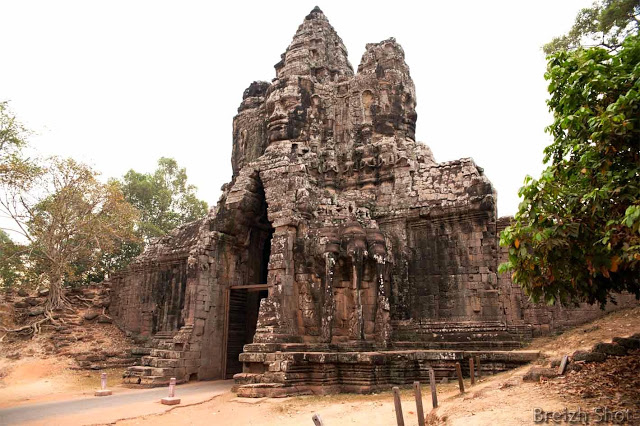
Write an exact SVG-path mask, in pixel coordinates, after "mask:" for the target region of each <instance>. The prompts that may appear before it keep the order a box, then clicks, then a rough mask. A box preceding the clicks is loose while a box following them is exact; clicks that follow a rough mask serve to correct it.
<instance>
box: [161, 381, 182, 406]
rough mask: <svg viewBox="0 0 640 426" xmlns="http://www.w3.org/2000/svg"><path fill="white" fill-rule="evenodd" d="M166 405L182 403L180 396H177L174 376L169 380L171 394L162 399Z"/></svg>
mask: <svg viewBox="0 0 640 426" xmlns="http://www.w3.org/2000/svg"><path fill="white" fill-rule="evenodd" d="M160 402H161V403H163V404H164V405H176V404H180V398H176V378H175V377H172V378H171V379H170V380H169V396H168V397H166V398H162V399H161V400H160Z"/></svg>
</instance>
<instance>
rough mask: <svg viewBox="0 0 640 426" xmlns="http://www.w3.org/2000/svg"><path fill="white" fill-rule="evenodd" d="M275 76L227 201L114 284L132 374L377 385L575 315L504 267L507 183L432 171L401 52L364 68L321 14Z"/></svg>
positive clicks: (276, 385)
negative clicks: (533, 292) (500, 191)
mask: <svg viewBox="0 0 640 426" xmlns="http://www.w3.org/2000/svg"><path fill="white" fill-rule="evenodd" d="M275 69H276V78H275V79H274V80H273V81H272V82H271V83H267V82H254V83H252V84H251V85H250V86H249V87H248V88H247V89H246V90H245V92H244V95H243V99H242V103H241V104H240V107H239V108H238V114H237V115H236V116H235V118H234V119H233V154H232V165H233V176H232V178H231V181H230V182H229V183H228V184H226V185H225V186H224V187H223V195H222V196H221V198H220V200H219V202H218V204H217V205H216V207H214V208H213V209H212V210H211V211H210V212H209V214H208V215H207V217H205V218H203V219H201V220H199V221H196V222H193V223H190V224H187V225H185V226H182V227H180V228H178V229H176V230H174V231H173V232H172V233H170V234H169V235H167V236H165V237H163V238H161V239H160V240H158V241H156V242H154V243H153V244H152V245H151V246H150V247H149V248H148V249H147V250H146V251H145V252H144V253H143V254H142V255H141V256H140V257H139V258H138V259H136V261H135V262H134V263H133V264H132V265H131V266H130V267H129V268H128V269H127V270H126V271H123V272H122V273H120V274H118V275H116V276H115V277H113V278H112V280H111V285H112V299H113V302H112V307H111V313H112V315H113V316H114V318H115V319H116V320H117V322H118V324H120V325H121V327H123V328H125V329H127V330H129V331H132V332H134V333H138V334H141V335H143V336H149V337H150V338H151V339H152V340H151V346H152V347H151V349H148V352H149V355H148V356H146V357H144V358H143V364H144V365H142V366H137V367H132V368H131V369H130V370H129V372H128V377H127V378H126V380H127V381H129V382H131V383H140V384H148V385H154V384H163V383H166V382H167V381H168V378H169V377H171V376H174V377H178V379H179V380H189V379H196V378H198V379H207V378H225V377H226V378H231V377H234V378H235V380H236V382H237V391H238V393H239V394H241V395H246V396H260V395H284V394H293V393H299V392H310V391H313V392H329V391H344V390H356V391H366V390H372V389H375V388H376V387H379V386H388V384H389V383H397V384H401V383H410V382H412V381H413V380H416V379H420V378H422V379H423V380H424V375H425V374H426V371H427V367H430V366H431V367H434V368H435V369H436V374H437V375H438V376H440V377H442V376H447V375H449V374H451V373H452V371H453V366H454V363H455V361H456V360H458V361H460V360H462V359H463V358H465V357H468V356H470V354H471V355H475V356H481V357H482V358H483V363H482V365H483V366H484V368H486V369H489V370H495V371H499V370H501V369H504V368H508V367H510V366H513V365H516V364H518V363H520V362H524V361H527V360H529V359H530V358H531V356H534V355H532V354H530V353H526V352H502V351H496V350H504V349H513V348H517V347H519V346H520V344H521V342H522V341H523V339H526V338H528V337H531V336H532V333H533V332H534V331H535V330H538V329H540V326H541V325H544V324H542V323H541V321H540V315H542V314H540V312H543V313H544V315H545V318H547V314H548V315H549V318H552V320H553V318H555V319H556V321H560V320H561V319H567V318H570V315H568V314H566V313H564V311H560V310H556V311H553V310H549V309H547V308H544V309H546V310H544V311H537V310H536V309H535V308H534V307H531V306H530V305H528V304H527V303H528V302H526V301H524V299H523V298H522V295H521V292H520V291H519V289H518V288H516V287H513V286H512V285H511V283H510V282H509V280H508V279H507V278H504V277H498V275H497V265H498V263H499V257H500V253H499V248H498V237H497V235H498V229H499V228H500V227H501V226H504V225H503V224H502V225H501V224H499V223H498V219H497V213H496V193H495V191H494V189H493V187H492V186H491V183H490V182H489V180H488V179H487V178H486V176H485V175H484V174H483V170H482V169H481V168H480V167H478V166H476V164H475V163H474V162H473V160H471V159H461V160H458V161H452V162H447V163H436V161H435V160H434V158H433V155H432V154H431V150H430V149H429V148H428V147H427V146H426V145H424V144H422V143H419V142H416V140H415V129H416V119H417V116H416V111H415V108H416V93H415V88H414V85H413V80H412V79H411V75H410V72H409V67H408V66H407V64H406V63H405V60H404V52H403V50H402V47H400V45H399V44H398V43H397V42H396V41H395V40H394V39H392V38H391V39H388V40H384V41H382V42H380V43H374V44H367V46H366V51H365V53H364V55H363V56H362V59H361V61H360V65H359V66H358V69H357V72H354V70H353V68H352V66H351V64H350V63H349V60H348V58H347V51H346V48H345V46H344V44H343V42H342V40H341V39H340V37H339V36H338V35H337V33H336V32H335V30H334V29H333V27H332V26H331V25H330V24H329V22H328V20H327V18H326V17H325V15H324V14H323V13H322V11H321V10H320V9H319V8H317V7H316V8H315V9H313V10H312V11H311V13H310V14H309V15H308V16H307V17H306V18H305V19H304V22H303V23H302V25H300V27H299V28H298V31H297V32H296V34H295V36H294V37H293V41H292V42H291V44H290V45H289V47H288V48H287V49H286V51H285V53H284V54H283V55H282V58H281V60H280V62H278V63H277V64H276V66H275ZM554 312H555V314H554ZM554 315H555V317H554ZM542 322H544V319H543V321H542ZM469 350H474V351H476V352H468V351H469Z"/></svg>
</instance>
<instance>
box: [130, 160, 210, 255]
mask: <svg viewBox="0 0 640 426" xmlns="http://www.w3.org/2000/svg"><path fill="white" fill-rule="evenodd" d="M120 185H121V188H122V192H123V193H124V195H125V198H126V199H127V201H129V202H130V203H131V204H132V205H133V206H134V207H136V208H137V209H138V210H139V211H140V222H139V223H138V232H139V234H140V235H141V237H142V238H143V239H144V241H145V243H148V242H149V240H150V239H152V238H155V237H160V236H162V235H165V234H166V233H167V232H169V231H171V230H172V229H174V228H176V227H177V226H179V225H182V224H184V223H187V222H191V221H193V220H196V219H200V218H202V217H204V216H205V215H206V214H207V210H208V206H207V203H206V202H204V201H201V200H199V199H198V198H197V197H196V189H197V188H196V187H195V186H194V185H190V184H188V183H187V171H186V169H184V168H180V167H179V166H178V163H177V162H176V160H174V159H173V158H164V157H162V158H160V159H159V160H158V168H157V169H156V171H155V172H154V173H153V174H149V173H138V172H136V171H134V170H129V171H128V172H127V174H125V175H124V178H123V180H122V181H121V183H120Z"/></svg>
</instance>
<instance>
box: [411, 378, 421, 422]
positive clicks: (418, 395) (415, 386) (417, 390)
mask: <svg viewBox="0 0 640 426" xmlns="http://www.w3.org/2000/svg"><path fill="white" fill-rule="evenodd" d="M413 389H414V390H415V393H416V412H417V413H418V426H424V410H423V409H422V390H421V389H420V382H413Z"/></svg>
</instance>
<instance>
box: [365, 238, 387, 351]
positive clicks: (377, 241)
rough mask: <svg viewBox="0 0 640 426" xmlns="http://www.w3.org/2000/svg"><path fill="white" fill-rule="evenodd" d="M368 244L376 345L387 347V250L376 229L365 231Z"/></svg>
mask: <svg viewBox="0 0 640 426" xmlns="http://www.w3.org/2000/svg"><path fill="white" fill-rule="evenodd" d="M367 241H368V242H369V254H370V255H371V256H372V257H373V258H374V260H375V261H376V284H377V297H376V317H375V334H376V337H375V339H376V343H378V344H379V345H380V346H382V347H387V346H388V344H389V341H390V339H391V324H390V323H389V316H390V315H389V297H388V296H387V292H386V288H385V267H386V263H387V249H386V247H385V240H384V235H383V234H382V232H380V231H379V230H377V229H372V230H367Z"/></svg>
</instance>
